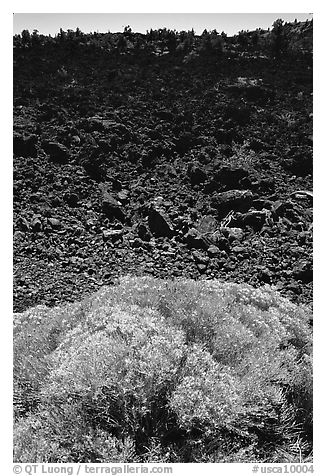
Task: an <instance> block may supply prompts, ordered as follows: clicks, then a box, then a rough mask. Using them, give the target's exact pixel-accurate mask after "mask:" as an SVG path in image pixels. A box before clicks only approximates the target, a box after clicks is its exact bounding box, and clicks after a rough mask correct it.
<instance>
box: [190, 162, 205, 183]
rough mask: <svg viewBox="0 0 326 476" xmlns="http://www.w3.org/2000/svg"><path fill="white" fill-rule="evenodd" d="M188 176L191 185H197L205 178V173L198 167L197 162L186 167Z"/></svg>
mask: <svg viewBox="0 0 326 476" xmlns="http://www.w3.org/2000/svg"><path fill="white" fill-rule="evenodd" d="M188 176H189V178H190V182H191V185H199V184H200V183H203V182H205V180H207V174H206V172H205V170H203V169H202V168H201V167H199V166H198V165H197V164H190V165H189V167H188Z"/></svg>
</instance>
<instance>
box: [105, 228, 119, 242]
mask: <svg viewBox="0 0 326 476" xmlns="http://www.w3.org/2000/svg"><path fill="white" fill-rule="evenodd" d="M122 236H123V230H103V240H104V241H108V240H111V241H112V242H115V241H117V240H119V239H121V238H122Z"/></svg>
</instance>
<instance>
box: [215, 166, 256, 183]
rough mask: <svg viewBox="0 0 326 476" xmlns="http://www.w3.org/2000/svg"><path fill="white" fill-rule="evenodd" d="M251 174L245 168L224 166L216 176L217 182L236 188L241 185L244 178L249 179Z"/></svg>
mask: <svg viewBox="0 0 326 476" xmlns="http://www.w3.org/2000/svg"><path fill="white" fill-rule="evenodd" d="M248 175H249V172H248V170H246V169H245V168H243V167H237V166H234V165H223V166H222V167H220V169H219V170H218V171H217V172H216V174H215V180H216V181H218V182H220V183H222V184H224V185H227V186H230V187H234V186H237V185H239V182H240V180H241V179H243V178H244V177H248Z"/></svg>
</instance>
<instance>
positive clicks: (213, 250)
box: [207, 245, 221, 258]
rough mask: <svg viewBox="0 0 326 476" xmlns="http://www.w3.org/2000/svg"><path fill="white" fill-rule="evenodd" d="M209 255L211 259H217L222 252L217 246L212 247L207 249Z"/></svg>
mask: <svg viewBox="0 0 326 476" xmlns="http://www.w3.org/2000/svg"><path fill="white" fill-rule="evenodd" d="M207 254H208V256H209V257H210V258H216V256H219V255H220V254H221V251H220V249H219V248H218V247H217V246H214V245H211V246H209V247H208V249H207Z"/></svg>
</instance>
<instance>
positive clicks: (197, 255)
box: [192, 250, 209, 265]
mask: <svg viewBox="0 0 326 476" xmlns="http://www.w3.org/2000/svg"><path fill="white" fill-rule="evenodd" d="M192 256H193V257H194V260H195V261H196V262H197V263H202V264H205V265H207V263H208V262H209V259H208V258H207V256H206V255H205V254H203V253H201V252H200V251H197V250H194V251H193V252H192Z"/></svg>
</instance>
